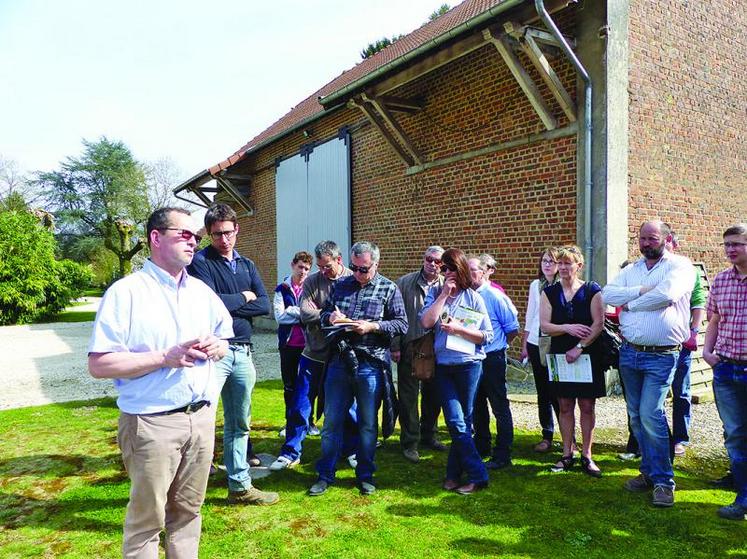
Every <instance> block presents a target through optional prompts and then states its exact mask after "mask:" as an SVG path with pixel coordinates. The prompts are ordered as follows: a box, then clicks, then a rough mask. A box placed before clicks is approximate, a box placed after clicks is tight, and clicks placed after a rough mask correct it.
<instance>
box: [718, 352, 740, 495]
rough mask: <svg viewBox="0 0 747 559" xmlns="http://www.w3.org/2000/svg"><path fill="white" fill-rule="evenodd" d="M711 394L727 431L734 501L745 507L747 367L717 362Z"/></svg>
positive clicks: (727, 447)
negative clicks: (735, 492)
mask: <svg viewBox="0 0 747 559" xmlns="http://www.w3.org/2000/svg"><path fill="white" fill-rule="evenodd" d="M713 394H714V396H715V397H716V408H718V414H719V415H720V416H721V421H722V422H723V424H724V431H725V432H726V443H725V444H726V452H727V453H728V454H729V462H730V465H731V472H732V475H733V476H734V488H735V489H736V491H737V498H736V502H737V503H739V504H740V505H742V506H743V507H747V367H745V366H744V365H735V364H733V363H725V362H723V361H722V362H721V363H718V364H717V365H716V366H715V367H714V369H713Z"/></svg>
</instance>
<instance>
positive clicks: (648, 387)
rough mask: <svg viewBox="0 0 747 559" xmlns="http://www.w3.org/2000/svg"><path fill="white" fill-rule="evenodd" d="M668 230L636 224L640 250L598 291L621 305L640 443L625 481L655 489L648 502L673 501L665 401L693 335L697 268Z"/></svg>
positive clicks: (626, 377)
mask: <svg viewBox="0 0 747 559" xmlns="http://www.w3.org/2000/svg"><path fill="white" fill-rule="evenodd" d="M667 240H669V241H670V242H671V230H670V229H669V227H668V226H667V225H666V224H665V223H663V222H662V221H658V220H657V221H648V222H645V223H644V224H643V225H641V228H640V231H639V236H638V244H639V248H640V251H641V254H642V255H643V258H641V259H639V260H638V261H636V262H635V263H633V264H631V265H629V266H627V267H626V268H624V269H623V270H622V271H621V272H620V274H619V275H618V276H617V277H616V278H615V280H614V281H612V282H611V283H610V284H609V285H607V286H606V287H605V288H604V290H603V297H604V302H605V304H607V305H612V306H615V307H622V312H621V313H620V331H621V333H622V336H623V338H624V343H623V345H622V348H621V349H620V375H621V376H622V380H623V383H624V384H625V399H626V403H627V406H628V414H629V415H630V423H631V428H632V429H633V434H634V435H635V437H636V439H637V440H638V442H639V444H640V447H641V466H640V471H641V473H640V475H639V476H638V477H636V478H633V479H630V480H628V481H627V482H626V483H625V489H627V490H628V491H634V492H644V491H649V490H650V489H652V488H653V501H652V503H653V505H654V506H657V507H671V506H672V505H673V504H674V487H675V485H674V472H673V470H672V458H671V455H670V437H669V428H668V426H667V419H666V416H665V413H664V401H665V399H666V397H667V393H668V392H669V389H670V387H671V385H672V379H673V378H674V373H675V370H676V367H677V358H678V356H679V351H680V349H681V347H682V343H683V342H685V341H686V340H687V339H688V338H689V337H690V294H691V291H692V288H693V285H694V284H695V268H694V267H693V265H692V264H691V263H690V261H689V260H688V259H687V258H684V257H682V256H678V255H675V254H672V253H671V252H669V251H667V250H666V247H665V245H666V243H667Z"/></svg>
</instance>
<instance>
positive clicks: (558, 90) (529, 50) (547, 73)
mask: <svg viewBox="0 0 747 559" xmlns="http://www.w3.org/2000/svg"><path fill="white" fill-rule="evenodd" d="M503 28H504V29H505V30H506V33H508V34H509V35H511V37H513V38H514V39H516V40H517V41H518V43H519V46H520V47H521V50H522V51H524V53H525V54H526V55H527V57H528V58H529V60H531V62H532V64H533V65H534V67H535V68H536V69H537V71H538V72H539V75H540V77H541V78H542V80H543V81H544V82H545V84H547V87H548V88H549V89H550V92H551V93H552V94H553V97H555V100H556V101H557V102H558V105H560V108H561V109H562V110H563V112H564V113H565V116H566V117H568V120H569V121H570V122H576V120H577V118H578V117H577V114H576V104H575V103H574V102H573V99H572V98H571V96H570V94H569V93H568V91H567V90H566V89H565V87H563V84H562V83H561V81H560V78H558V75H557V74H556V73H555V70H553V68H552V66H551V65H550V62H549V61H548V60H547V56H546V55H545V53H544V52H542V49H541V48H540V46H539V44H538V43H543V44H545V45H552V46H553V47H559V46H560V45H559V43H558V41H557V39H556V38H555V37H554V36H553V35H551V34H550V33H548V32H547V31H543V30H542V29H536V28H534V27H524V26H521V25H518V24H517V23H514V22H510V21H508V22H506V23H504V24H503ZM566 40H567V41H568V43H569V44H570V45H572V46H573V45H575V43H576V41H575V40H574V39H572V38H566Z"/></svg>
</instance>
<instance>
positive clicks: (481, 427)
mask: <svg viewBox="0 0 747 559" xmlns="http://www.w3.org/2000/svg"><path fill="white" fill-rule="evenodd" d="M488 403H489V404H490V408H491V409H492V410H493V415H494V416H495V423H496V433H495V447H494V448H493V451H492V453H491V445H490V414H489V413H488ZM474 426H475V434H474V437H475V446H476V447H477V451H478V452H479V453H480V455H481V456H486V455H488V454H492V459H493V460H494V461H495V462H507V461H508V460H510V459H511V447H512V446H513V443H514V422H513V417H512V416H511V407H510V406H509V402H508V385H507V383H506V350H504V349H501V350H498V351H491V352H489V353H488V354H486V355H485V359H484V360H483V362H482V377H481V378H480V385H479V388H478V389H477V396H476V397H475V412H474Z"/></svg>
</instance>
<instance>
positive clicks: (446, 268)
mask: <svg viewBox="0 0 747 559" xmlns="http://www.w3.org/2000/svg"><path fill="white" fill-rule="evenodd" d="M446 272H456V268H453V267H451V266H447V265H446V264H444V265H443V266H441V273H442V274H445V273H446Z"/></svg>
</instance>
